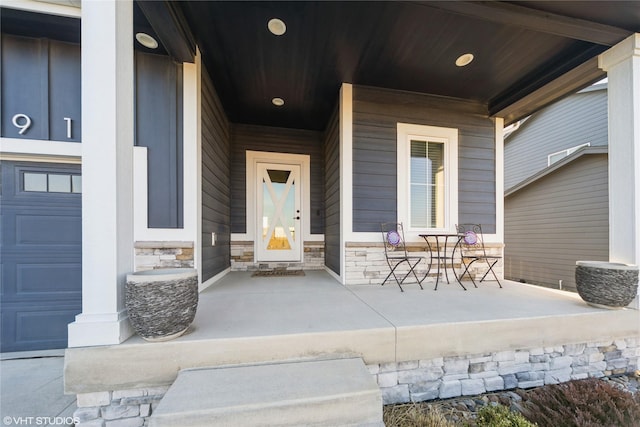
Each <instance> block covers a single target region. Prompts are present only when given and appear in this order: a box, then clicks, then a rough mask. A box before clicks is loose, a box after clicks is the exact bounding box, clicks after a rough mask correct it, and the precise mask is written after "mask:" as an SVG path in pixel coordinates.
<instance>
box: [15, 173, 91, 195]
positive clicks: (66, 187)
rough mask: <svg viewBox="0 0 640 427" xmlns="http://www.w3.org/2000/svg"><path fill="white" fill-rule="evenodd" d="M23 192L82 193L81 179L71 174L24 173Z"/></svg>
mask: <svg viewBox="0 0 640 427" xmlns="http://www.w3.org/2000/svg"><path fill="white" fill-rule="evenodd" d="M23 190H24V191H27V192H40V193H82V177H81V176H80V175H71V174H58V173H34V172H25V173H24V174H23Z"/></svg>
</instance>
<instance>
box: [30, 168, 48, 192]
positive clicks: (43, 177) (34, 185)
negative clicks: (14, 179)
mask: <svg viewBox="0 0 640 427" xmlns="http://www.w3.org/2000/svg"><path fill="white" fill-rule="evenodd" d="M24 191H44V192H46V191H47V174H46V173H28V172H25V174H24Z"/></svg>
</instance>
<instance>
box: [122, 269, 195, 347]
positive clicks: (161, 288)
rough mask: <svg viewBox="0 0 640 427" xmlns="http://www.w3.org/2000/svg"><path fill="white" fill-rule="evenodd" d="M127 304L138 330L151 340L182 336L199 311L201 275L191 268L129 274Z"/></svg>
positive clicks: (132, 323)
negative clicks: (199, 282)
mask: <svg viewBox="0 0 640 427" xmlns="http://www.w3.org/2000/svg"><path fill="white" fill-rule="evenodd" d="M125 305H126V307H127V311H128V313H129V320H130V321H131V325H132V326H133V328H134V330H135V331H136V332H137V333H138V334H140V335H141V336H142V338H144V339H145V340H147V341H168V340H171V339H174V338H177V337H179V336H180V335H182V334H183V333H185V331H186V330H187V328H188V327H189V325H191V322H193V319H194V317H195V315H196V309H197V308H198V274H197V272H196V270H194V269H191V268H178V269H166V270H165V269H162V270H149V271H141V272H137V273H133V274H128V275H127V286H126V290H125Z"/></svg>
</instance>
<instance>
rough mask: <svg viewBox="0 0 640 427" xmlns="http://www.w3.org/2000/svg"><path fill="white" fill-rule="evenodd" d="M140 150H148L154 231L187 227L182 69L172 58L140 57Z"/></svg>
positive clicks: (150, 201)
mask: <svg viewBox="0 0 640 427" xmlns="http://www.w3.org/2000/svg"><path fill="white" fill-rule="evenodd" d="M136 145H138V146H142V147H147V156H148V158H147V162H148V170H147V173H148V183H149V184H148V187H147V192H148V196H149V208H148V212H147V214H148V224H149V227H150V228H180V227H182V226H183V218H182V215H183V213H182V212H183V203H182V202H183V190H182V187H183V173H182V172H183V171H182V164H183V156H182V66H181V65H179V64H176V63H175V62H173V61H172V60H171V58H169V57H168V56H161V55H151V54H147V53H140V52H137V53H136Z"/></svg>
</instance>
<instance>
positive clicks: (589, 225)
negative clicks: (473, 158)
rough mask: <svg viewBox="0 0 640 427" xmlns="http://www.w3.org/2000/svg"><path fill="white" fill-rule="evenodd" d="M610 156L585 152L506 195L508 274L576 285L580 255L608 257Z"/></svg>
mask: <svg viewBox="0 0 640 427" xmlns="http://www.w3.org/2000/svg"><path fill="white" fill-rule="evenodd" d="M607 187H608V178H607V156H606V155H605V154H590V155H585V156H582V157H580V158H578V159H576V160H574V161H573V162H571V163H569V164H567V165H566V166H565V167H563V168H561V169H559V170H557V171H555V172H553V173H551V174H550V175H548V176H546V177H544V178H542V179H540V180H538V181H536V182H535V183H533V184H531V185H529V186H528V187H525V188H523V189H522V190H520V191H518V192H516V193H514V194H512V195H510V196H508V197H506V198H505V277H507V278H509V279H512V280H524V281H526V282H529V283H536V284H542V285H547V286H552V287H558V281H559V280H562V282H563V288H565V289H570V290H575V280H574V272H575V263H576V261H577V260H585V259H586V260H601V261H606V260H608V259H609V234H608V233H609V232H608V230H609V228H608V223H609V221H608V218H609V202H608V189H607Z"/></svg>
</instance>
